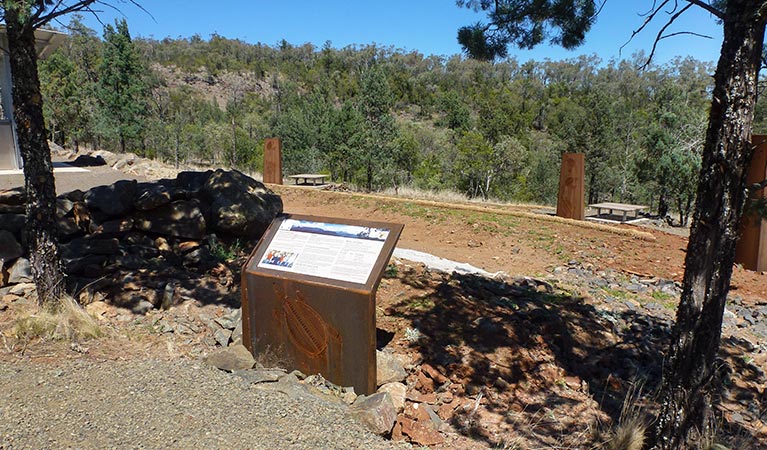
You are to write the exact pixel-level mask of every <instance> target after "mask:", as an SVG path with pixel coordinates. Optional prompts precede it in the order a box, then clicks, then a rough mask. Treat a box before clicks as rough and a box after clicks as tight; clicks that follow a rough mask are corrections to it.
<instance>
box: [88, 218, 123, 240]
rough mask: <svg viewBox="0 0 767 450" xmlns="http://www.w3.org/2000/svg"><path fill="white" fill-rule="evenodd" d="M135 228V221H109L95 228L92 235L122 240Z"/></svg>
mask: <svg viewBox="0 0 767 450" xmlns="http://www.w3.org/2000/svg"><path fill="white" fill-rule="evenodd" d="M132 228H133V220H132V219H130V218H129V217H128V218H122V219H114V220H108V221H106V222H104V223H102V224H101V225H99V226H97V227H95V228H93V231H91V235H92V236H94V237H99V238H122V237H123V236H125V235H126V234H127V233H128V232H129V231H130V230H131V229H132Z"/></svg>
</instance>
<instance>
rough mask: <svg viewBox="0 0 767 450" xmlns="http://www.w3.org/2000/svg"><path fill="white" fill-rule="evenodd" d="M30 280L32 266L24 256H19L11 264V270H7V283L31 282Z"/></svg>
mask: <svg viewBox="0 0 767 450" xmlns="http://www.w3.org/2000/svg"><path fill="white" fill-rule="evenodd" d="M32 281H33V280H32V266H31V265H30V264H29V260H28V259H26V258H19V259H17V260H16V262H15V263H14V264H13V265H12V266H11V270H9V271H8V283H9V284H17V283H31V282H32Z"/></svg>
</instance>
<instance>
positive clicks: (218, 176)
mask: <svg viewBox="0 0 767 450" xmlns="http://www.w3.org/2000/svg"><path fill="white" fill-rule="evenodd" d="M202 195H203V197H204V198H205V199H206V200H207V201H208V202H209V204H210V208H211V210H210V215H211V223H210V224H209V225H210V228H211V230H212V231H219V232H223V233H228V234H231V235H235V236H247V237H250V238H258V237H260V236H261V235H262V234H263V233H264V231H266V227H267V226H269V224H270V223H271V222H272V220H273V219H274V218H275V217H276V216H277V214H280V213H281V212H282V199H281V198H280V197H279V196H278V195H277V194H275V193H274V192H272V191H271V190H269V189H267V188H266V186H264V185H263V184H261V183H259V182H258V181H256V180H254V179H253V178H250V177H248V176H247V175H244V174H243V173H241V172H238V171H236V170H231V171H225V170H221V169H218V170H216V171H215V172H213V173H212V174H211V175H210V176H209V177H208V179H207V180H206V182H205V184H204V186H203V189H202Z"/></svg>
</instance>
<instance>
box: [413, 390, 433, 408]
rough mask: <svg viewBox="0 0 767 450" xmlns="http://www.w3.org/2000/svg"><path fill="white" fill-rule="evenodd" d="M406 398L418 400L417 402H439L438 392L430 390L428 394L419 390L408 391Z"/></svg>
mask: <svg viewBox="0 0 767 450" xmlns="http://www.w3.org/2000/svg"><path fill="white" fill-rule="evenodd" d="M406 398H407V399H408V400H410V401H411V402H416V403H429V404H432V405H433V404H434V403H437V394H435V393H433V392H430V393H428V394H421V393H420V392H418V391H410V392H408V393H407V397H406Z"/></svg>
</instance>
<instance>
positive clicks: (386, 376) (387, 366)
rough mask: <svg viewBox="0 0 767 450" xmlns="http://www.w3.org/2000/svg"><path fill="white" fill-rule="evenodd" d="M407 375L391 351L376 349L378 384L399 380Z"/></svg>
mask: <svg viewBox="0 0 767 450" xmlns="http://www.w3.org/2000/svg"><path fill="white" fill-rule="evenodd" d="M406 377H407V372H405V367H404V365H403V364H402V362H401V361H400V360H399V358H397V356H395V355H394V354H393V353H389V352H382V351H380V350H376V379H377V380H378V386H381V385H384V384H386V383H392V382H399V381H402V380H404V379H405V378H406Z"/></svg>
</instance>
